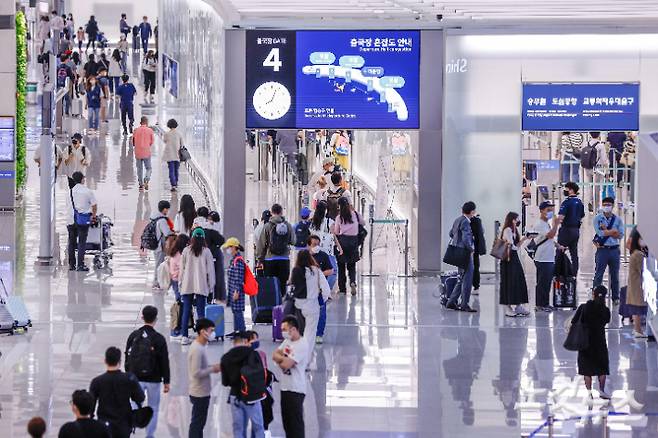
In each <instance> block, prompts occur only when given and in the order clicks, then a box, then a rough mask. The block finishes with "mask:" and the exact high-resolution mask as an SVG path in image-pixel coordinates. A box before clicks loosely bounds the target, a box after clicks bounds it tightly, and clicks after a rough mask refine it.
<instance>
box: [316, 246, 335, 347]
mask: <svg viewBox="0 0 658 438" xmlns="http://www.w3.org/2000/svg"><path fill="white" fill-rule="evenodd" d="M329 260H330V261H331V266H332V267H333V268H334V273H333V274H331V275H330V276H328V277H327V283H329V289H330V290H333V288H334V285H335V284H336V280H337V275H336V271H337V270H338V262H336V257H334V256H332V255H330V256H329ZM318 304H320V319H319V320H318V329H317V330H316V333H315V336H324V329H325V327H326V326H327V303H326V302H324V301H322V296H321V295H318Z"/></svg>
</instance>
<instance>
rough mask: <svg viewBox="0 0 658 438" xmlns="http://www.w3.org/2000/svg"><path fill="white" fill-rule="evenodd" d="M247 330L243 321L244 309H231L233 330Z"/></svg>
mask: <svg viewBox="0 0 658 438" xmlns="http://www.w3.org/2000/svg"><path fill="white" fill-rule="evenodd" d="M244 330H247V326H246V325H245V322H244V310H234V311H233V331H236V332H241V331H244Z"/></svg>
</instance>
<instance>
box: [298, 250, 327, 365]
mask: <svg viewBox="0 0 658 438" xmlns="http://www.w3.org/2000/svg"><path fill="white" fill-rule="evenodd" d="M290 284H291V285H292V286H293V290H294V294H295V307H296V308H298V309H299V310H301V311H302V315H304V319H305V320H306V326H305V328H304V334H305V336H304V340H305V341H306V342H307V344H308V348H309V350H308V351H309V353H312V352H313V347H315V333H316V332H317V330H318V321H319V319H320V302H319V300H318V297H319V296H320V294H322V301H323V302H324V301H327V300H328V299H329V296H330V295H331V290H330V289H329V283H327V279H326V278H325V276H324V274H323V273H322V271H321V270H320V267H319V266H318V263H317V262H316V261H315V259H314V258H313V256H312V255H311V252H310V251H309V250H307V249H303V250H301V251H299V254H297V261H296V262H295V267H294V268H293V269H292V272H291V274H290Z"/></svg>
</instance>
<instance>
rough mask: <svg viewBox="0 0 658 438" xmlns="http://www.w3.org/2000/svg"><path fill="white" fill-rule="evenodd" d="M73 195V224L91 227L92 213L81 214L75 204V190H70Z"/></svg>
mask: <svg viewBox="0 0 658 438" xmlns="http://www.w3.org/2000/svg"><path fill="white" fill-rule="evenodd" d="M69 194H70V195H71V206H73V222H74V223H75V224H76V225H90V224H91V213H80V212H79V211H78V209H77V208H75V202H73V188H71V189H70V190H69Z"/></svg>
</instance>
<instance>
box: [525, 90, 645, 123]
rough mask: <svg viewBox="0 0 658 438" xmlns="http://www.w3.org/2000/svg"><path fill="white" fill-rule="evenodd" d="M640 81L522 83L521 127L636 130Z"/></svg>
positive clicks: (638, 120)
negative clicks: (630, 82) (633, 82)
mask: <svg viewBox="0 0 658 438" xmlns="http://www.w3.org/2000/svg"><path fill="white" fill-rule="evenodd" d="M639 99H640V85H639V84H621V83H619V84H577V83H553V84H546V83H541V84H540V83H532V84H531V83H526V84H523V102H522V107H523V114H522V129H523V130H524V131H638V130H639V127H640V102H639Z"/></svg>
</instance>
